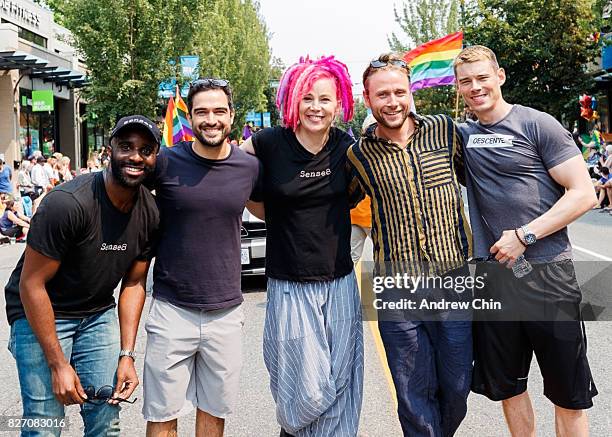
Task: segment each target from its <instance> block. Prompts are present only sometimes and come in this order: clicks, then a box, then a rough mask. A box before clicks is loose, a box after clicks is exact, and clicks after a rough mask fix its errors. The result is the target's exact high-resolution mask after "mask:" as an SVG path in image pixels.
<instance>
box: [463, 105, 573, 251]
mask: <svg viewBox="0 0 612 437" xmlns="http://www.w3.org/2000/svg"><path fill="white" fill-rule="evenodd" d="M459 130H460V132H461V135H462V137H463V144H464V157H465V163H466V169H467V190H468V201H469V209H470V222H471V225H472V232H473V234H474V257H476V258H486V257H487V256H488V255H489V249H490V247H491V246H492V245H493V243H495V241H497V240H498V239H499V238H500V236H501V234H502V232H503V231H504V230H510V229H516V228H518V227H520V226H522V225H524V224H526V223H529V222H531V221H532V220H533V219H535V218H537V217H539V216H541V215H542V214H544V213H545V212H546V211H548V210H549V209H550V208H551V207H552V206H553V205H554V204H555V203H556V202H557V201H558V200H559V198H560V197H561V196H562V195H563V193H564V192H565V189H564V188H563V187H562V186H561V185H559V184H558V183H556V182H555V181H554V179H553V178H552V177H551V176H550V174H549V173H548V170H549V169H551V168H553V167H555V166H557V165H559V164H561V163H563V162H565V161H567V160H568V159H570V158H572V157H574V156H576V155H579V154H580V151H579V150H578V149H577V148H576V145H575V143H574V141H573V139H572V136H571V134H570V133H569V132H568V131H567V130H566V129H565V128H564V127H563V126H561V124H560V123H559V122H558V121H557V120H555V119H554V118H553V117H552V116H550V115H549V114H546V113H544V112H540V111H537V110H535V109H532V108H528V107H525V106H521V105H513V106H512V109H511V110H510V112H509V113H508V115H506V117H504V118H503V119H502V120H500V121H498V122H497V123H493V124H490V125H484V124H480V123H478V122H473V121H468V122H467V123H462V124H461V125H459ZM525 257H526V258H527V259H528V260H530V261H532V262H535V263H543V262H550V261H558V260H562V259H568V258H571V257H572V248H571V245H570V242H569V238H568V236H567V228H563V229H561V230H559V231H557V232H555V233H554V234H551V235H549V236H548V237H546V238H542V239H541V240H539V241H538V242H537V243H536V244H535V245H533V246H530V247H528V248H527V250H526V251H525Z"/></svg>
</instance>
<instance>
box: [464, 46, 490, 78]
mask: <svg viewBox="0 0 612 437" xmlns="http://www.w3.org/2000/svg"><path fill="white" fill-rule="evenodd" d="M478 61H491V64H493V68H495V69H496V70H497V69H498V68H499V63H498V62H497V56H495V53H494V52H493V50H491V49H490V48H488V47H485V46H480V45H474V46H469V47H466V48H464V49H463V50H461V51H460V52H459V54H458V55H457V57H456V58H455V61H454V62H453V71H454V73H455V75H457V66H458V65H461V64H470V63H472V62H478Z"/></svg>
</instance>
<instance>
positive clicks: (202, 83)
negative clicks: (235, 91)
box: [187, 78, 234, 115]
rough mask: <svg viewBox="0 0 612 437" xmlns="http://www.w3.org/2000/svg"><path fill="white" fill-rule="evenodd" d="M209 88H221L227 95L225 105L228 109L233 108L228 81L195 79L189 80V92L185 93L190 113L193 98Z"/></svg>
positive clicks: (231, 109)
mask: <svg viewBox="0 0 612 437" xmlns="http://www.w3.org/2000/svg"><path fill="white" fill-rule="evenodd" d="M223 82H225V83H226V84H225V85H221V83H223ZM210 90H221V91H223V92H224V93H225V95H226V96H227V106H229V109H230V111H233V110H234V99H233V96H232V88H231V87H230V84H229V81H227V80H224V79H212V78H205V79H197V80H194V81H193V82H191V84H190V85H189V93H187V110H188V111H189V114H190V115H191V110H192V109H193V99H194V97H195V96H196V95H198V94H199V93H203V92H204V91H210Z"/></svg>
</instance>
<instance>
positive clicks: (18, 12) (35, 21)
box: [0, 0, 40, 27]
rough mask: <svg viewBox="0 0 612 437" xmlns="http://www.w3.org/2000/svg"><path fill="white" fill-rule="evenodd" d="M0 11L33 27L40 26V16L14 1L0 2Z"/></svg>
mask: <svg viewBox="0 0 612 437" xmlns="http://www.w3.org/2000/svg"><path fill="white" fill-rule="evenodd" d="M0 9H1V10H2V12H4V13H5V14H7V15H9V16H11V17H14V18H17V19H19V20H21V21H23V22H25V23H27V24H29V25H31V26H35V27H39V26H40V15H38V14H37V13H36V12H34V11H32V10H30V9H28V8H26V7H24V6H21V5H20V4H19V3H18V2H16V1H14V0H0Z"/></svg>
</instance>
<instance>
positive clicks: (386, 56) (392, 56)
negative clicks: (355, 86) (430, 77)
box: [362, 52, 410, 91]
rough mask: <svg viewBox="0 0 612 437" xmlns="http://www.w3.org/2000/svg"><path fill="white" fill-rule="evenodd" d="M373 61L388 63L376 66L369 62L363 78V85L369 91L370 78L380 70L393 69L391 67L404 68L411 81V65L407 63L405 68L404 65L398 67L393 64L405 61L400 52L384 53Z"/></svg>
mask: <svg viewBox="0 0 612 437" xmlns="http://www.w3.org/2000/svg"><path fill="white" fill-rule="evenodd" d="M373 61H380V62H384V63H386V64H387V65H385V66H384V67H378V68H376V67H372V63H371V62H370V63H369V64H368V67H367V68H366V69H365V71H364V72H363V79H362V81H363V87H364V89H365V90H366V91H367V81H368V78H369V77H370V76H372V75H373V74H374V73H376V72H377V71H380V70H391V69H395V70H403V71H405V72H406V75H407V76H408V81H410V67H409V66H408V65H406V68H404V67H398V66H397V65H393V64H392V62H393V61H405V60H404V57H403V55H401V54H400V53H393V52H389V53H383V54H381V55H380V56H379V57H378V58H376V59H373V60H372V62H373ZM406 64H407V63H406Z"/></svg>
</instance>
